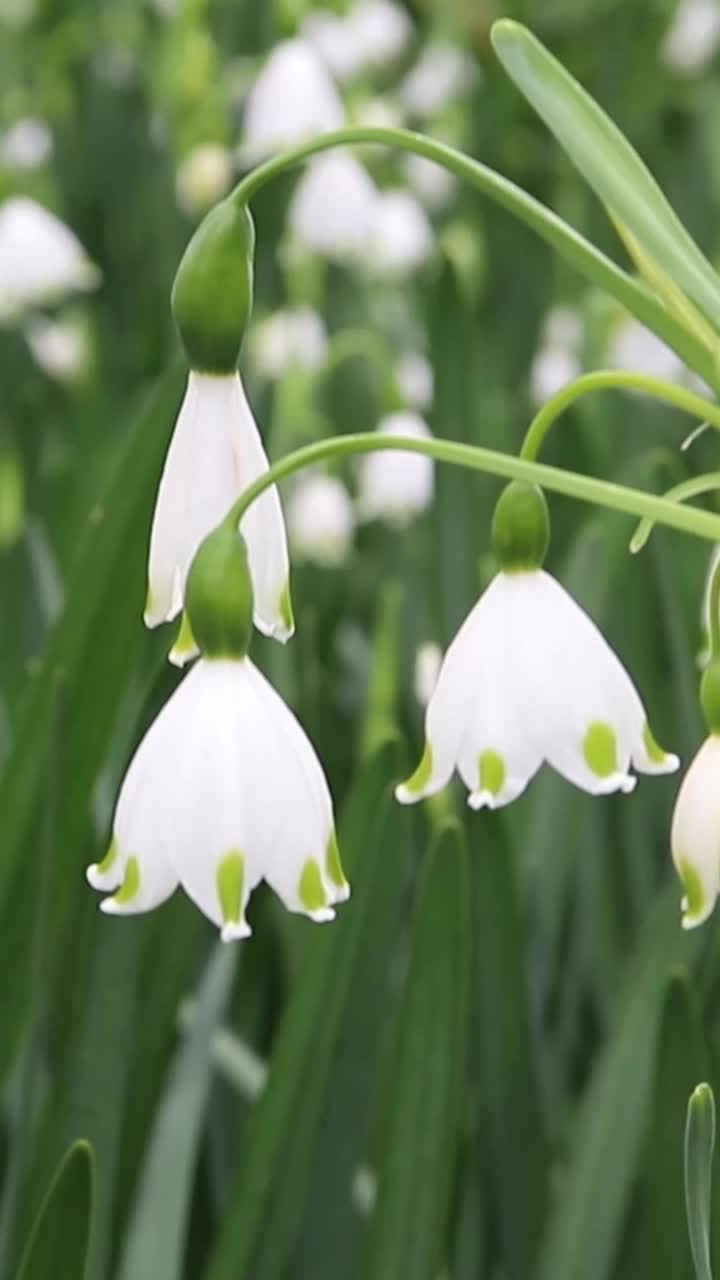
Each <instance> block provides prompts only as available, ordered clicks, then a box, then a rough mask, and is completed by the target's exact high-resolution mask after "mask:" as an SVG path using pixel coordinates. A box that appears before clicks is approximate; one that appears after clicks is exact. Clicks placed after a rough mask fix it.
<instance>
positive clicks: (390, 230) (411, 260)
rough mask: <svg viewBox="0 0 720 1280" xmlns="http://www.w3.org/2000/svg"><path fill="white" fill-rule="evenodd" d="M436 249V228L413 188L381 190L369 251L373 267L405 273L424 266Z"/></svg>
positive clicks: (391, 272) (379, 270)
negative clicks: (434, 230)
mask: <svg viewBox="0 0 720 1280" xmlns="http://www.w3.org/2000/svg"><path fill="white" fill-rule="evenodd" d="M432 250H433V231H432V227H431V225H430V222H429V220H428V216H427V214H426V213H425V210H424V209H423V207H422V205H421V204H419V203H418V201H417V200H416V198H415V196H414V195H412V193H411V192H410V191H403V190H402V189H401V188H399V187H398V188H390V189H388V190H386V191H379V192H378V193H377V197H376V199H375V201H374V204H373V207H372V216H371V220H370V230H369V237H368V245H367V253H368V257H369V266H370V268H371V269H372V270H374V271H378V272H381V273H387V274H389V275H404V274H406V273H408V272H410V271H413V270H415V269H416V268H417V267H420V266H422V264H423V263H424V262H426V261H427V259H428V258H429V257H430V254H431V253H432Z"/></svg>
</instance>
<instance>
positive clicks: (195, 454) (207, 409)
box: [145, 371, 293, 665]
mask: <svg viewBox="0 0 720 1280" xmlns="http://www.w3.org/2000/svg"><path fill="white" fill-rule="evenodd" d="M267 469H268V460H267V455H266V453H265V450H264V448H263V444H262V440H261V439H260V433H259V431H258V429H257V426H256V423H255V419H254V417H253V412H252V409H251V408H250V405H249V404H248V401H247V398H246V396H245V391H244V389H243V385H242V382H241V381H240V377H239V375H238V374H237V373H233V374H228V375H225V376H213V375H210V374H201V373H196V372H193V371H191V372H190V375H189V377H188V382H187V389H186V392H185V398H184V400H183V403H182V406H181V409H180V413H179V414H178V419H177V422H176V424H175V430H174V432H173V436H172V439H171V441H170V447H169V449H168V452H167V456H166V458H165V465H164V467H163V473H162V477H161V479H160V487H159V489H158V493H157V499H156V502H155V512H154V515H153V523H152V532H151V534H150V555H149V563H148V593H147V603H146V605H145V623H146V625H147V626H148V627H156V626H158V625H159V623H161V622H170V621H171V620H172V619H173V618H175V617H176V616H177V614H178V613H179V612H180V610H181V608H182V606H183V599H184V594H185V580H186V577H187V573H188V570H189V568H190V565H191V563H192V559H193V556H194V555H195V552H196V551H197V549H198V547H199V545H200V543H201V542H202V540H203V538H205V536H206V535H207V534H208V533H210V531H211V530H212V529H214V528H215V526H216V525H217V524H219V523H220V521H221V520H222V519H224V517H225V516H226V515H227V513H228V511H229V510H230V507H231V506H232V504H233V503H234V502H235V501H236V500H237V498H239V497H240V494H241V493H242V492H243V490H244V489H246V488H247V486H248V485H249V484H251V483H252V481H253V480H256V479H257V477H258V476H259V475H262V474H263V472H265V471H267ZM240 529H241V532H242V534H243V536H244V538H245V541H246V543H247V549H248V558H249V563H250V574H251V578H252V586H253V594H254V600H255V612H254V622H255V626H256V627H258V629H259V630H260V631H262V632H263V634H264V635H270V636H273V637H274V638H275V639H277V640H282V641H285V640H287V639H289V637H290V636H291V635H292V633H293V621H292V612H291V609H290V597H289V591H288V578H289V564H288V553H287V544H286V540H285V525H284V522H283V515H282V508H281V506H280V498H279V496H278V491H277V489H276V487H275V486H274V485H273V486H272V488H270V489H266V490H265V492H264V493H263V494H261V496H260V497H259V498H258V499H257V501H256V502H254V503H253V504H252V506H251V508H250V510H249V511H247V512H246V514H245V515H244V516H243V518H242V521H241V523H240ZM174 654H175V656H174V658H173V661H177V663H178V665H182V663H183V661H186V660H187V659H188V658H189V657H191V656H194V650H187V651H185V650H181V649H176V650H175V651H174Z"/></svg>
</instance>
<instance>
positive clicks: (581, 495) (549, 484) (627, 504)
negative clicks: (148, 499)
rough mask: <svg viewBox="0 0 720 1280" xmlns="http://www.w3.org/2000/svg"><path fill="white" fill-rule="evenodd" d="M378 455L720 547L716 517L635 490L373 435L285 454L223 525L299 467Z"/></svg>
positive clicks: (499, 456) (447, 445)
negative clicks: (459, 472) (519, 483)
mask: <svg viewBox="0 0 720 1280" xmlns="http://www.w3.org/2000/svg"><path fill="white" fill-rule="evenodd" d="M381 450H396V451H399V452H402V453H421V454H424V455H425V457H428V458H434V459H435V461H436V462H448V463H450V464H451V465H453V466H459V467H469V468H470V469H471V470H474V471H484V472H488V473H489V474H490V475H496V476H502V477H503V478H504V479H506V480H526V481H528V482H529V483H531V484H539V485H541V486H542V487H543V488H544V489H550V490H553V491H554V492H555V493H562V494H565V495H566V496H567V497H569V498H576V499H578V501H580V502H589V503H593V504H594V505H596V506H601V507H607V508H608V509H609V510H612V511H623V512H625V514H626V515H632V516H638V517H640V518H642V517H645V518H647V519H649V520H654V521H657V522H658V523H660V524H665V525H667V526H668V527H669V528H671V529H678V530H679V531H680V532H681V533H690V534H694V535H696V536H697V537H700V538H708V539H710V540H711V541H720V516H717V515H713V514H712V513H711V512H709V511H696V510H694V509H692V508H690V509H689V510H688V509H687V508H685V507H683V506H681V505H679V504H676V503H673V502H670V501H669V500H668V499H667V498H660V497H657V496H656V495H654V494H649V493H643V492H641V491H640V490H639V489H631V488H629V487H627V486H625V485H620V484H613V483H612V482H611V481H609V480H598V479H596V478H595V477H593V476H582V475H577V474H576V473H575V472H573V471H563V470H561V469H560V468H559V467H548V466H547V465H546V464H545V463H541V462H528V461H527V460H525V459H523V458H516V457H514V456H513V455H510V454H507V453H498V452H497V451H496V450H494V449H483V448H481V447H480V446H479V445H469V444H460V443H458V442H456V441H452V440H418V439H415V438H412V437H404V436H384V435H380V434H378V433H377V432H374V431H369V432H360V433H358V434H356V435H346V436H332V437H331V438H330V439H329V440H319V441H318V442H317V443H316V444H309V445H306V446H304V448H302V449H296V450H295V452H294V453H289V454H287V455H286V456H285V457H284V458H281V459H280V461H279V462H276V463H275V464H274V466H272V467H270V469H269V471H266V472H265V473H264V474H263V475H262V476H260V477H259V478H258V479H257V480H255V481H254V482H253V483H252V484H251V485H248V487H247V489H246V490H245V492H244V493H243V494H242V496H241V497H240V498H238V500H237V502H235V503H234V504H233V506H232V507H231V508H230V511H229V512H228V514H227V516H226V517H225V522H227V523H228V524H230V525H232V526H233V527H237V525H238V524H239V522H240V520H241V519H242V517H243V516H244V514H245V512H246V511H247V509H248V507H249V506H250V505H251V503H253V502H254V501H255V499H256V498H258V497H259V496H260V494H261V493H263V492H264V491H265V490H266V489H268V488H269V487H270V486H271V485H273V484H276V483H277V482H278V481H280V480H283V479H285V477H286V476H289V475H292V474H293V472H295V471H300V470H301V469H302V468H303V467H309V466H312V465H313V464H314V463H318V462H326V461H328V460H329V459H331V458H333V459H334V458H347V457H350V456H352V455H353V454H360V453H373V452H378V451H381Z"/></svg>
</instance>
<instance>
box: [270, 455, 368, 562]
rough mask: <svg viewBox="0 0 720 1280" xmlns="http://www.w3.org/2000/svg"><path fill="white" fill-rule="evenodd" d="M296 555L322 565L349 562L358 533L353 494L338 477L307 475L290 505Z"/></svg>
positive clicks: (291, 528)
mask: <svg viewBox="0 0 720 1280" xmlns="http://www.w3.org/2000/svg"><path fill="white" fill-rule="evenodd" d="M287 521H288V532H289V534H290V542H291V545H292V548H293V554H295V555H299V556H302V557H304V558H305V559H308V560H315V561H317V563H318V564H324V565H338V564H342V562H343V560H345V559H346V557H347V554H348V552H349V550H350V547H351V544H352V539H353V534H354V532H355V510H354V508H353V504H352V502H351V500H350V495H349V493H348V491H347V489H346V488H345V485H344V484H343V483H342V481H341V480H338V479H337V478H336V477H335V476H328V475H323V474H310V473H309V472H305V474H304V475H301V476H300V477H299V478H298V480H297V481H296V483H295V485H294V487H293V489H292V492H291V494H290V498H289V500H288V504H287Z"/></svg>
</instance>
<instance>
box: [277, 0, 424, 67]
mask: <svg viewBox="0 0 720 1280" xmlns="http://www.w3.org/2000/svg"><path fill="white" fill-rule="evenodd" d="M412 29H413V27H412V22H411V20H410V18H409V16H408V14H407V12H406V10H405V9H404V8H402V7H401V6H400V5H398V4H395V3H393V0H356V3H355V4H353V5H352V6H351V7H350V8H349V9H348V11H347V12H346V13H345V14H337V13H333V12H332V11H330V10H328V9H316V10H314V11H313V12H311V13H309V14H308V15H307V16H306V17H305V18H304V19H303V22H302V26H301V28H300V32H301V35H302V37H303V38H304V39H305V40H307V41H308V42H309V43H310V44H311V45H312V46H313V48H314V49H316V50H317V52H318V54H319V55H320V57H321V58H322V60H323V62H324V63H325V65H326V66H327V67H328V69H329V70H330V71H331V72H332V73H333V75H334V76H335V77H336V78H337V79H338V80H340V81H347V80H352V79H354V78H355V77H357V76H359V75H360V74H362V72H364V71H374V70H377V69H379V68H381V67H384V66H387V65H388V64H389V63H391V62H394V61H395V59H396V58H398V57H399V56H400V54H401V53H402V52H403V50H404V49H405V47H406V45H407V43H408V41H409V39H410V36H411V35H412Z"/></svg>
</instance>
